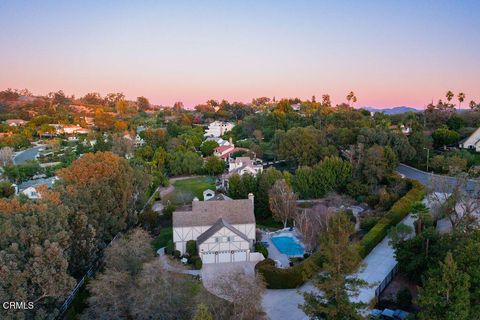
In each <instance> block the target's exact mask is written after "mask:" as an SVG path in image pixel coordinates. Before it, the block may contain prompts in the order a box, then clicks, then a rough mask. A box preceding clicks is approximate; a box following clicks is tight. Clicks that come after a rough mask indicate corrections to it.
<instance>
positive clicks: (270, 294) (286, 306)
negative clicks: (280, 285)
mask: <svg viewBox="0 0 480 320" xmlns="http://www.w3.org/2000/svg"><path fill="white" fill-rule="evenodd" d="M314 289H315V287H314V286H313V285H312V283H311V281H309V282H307V283H306V284H304V285H303V286H301V287H300V288H299V289H275V290H274V289H268V290H267V292H265V294H264V295H263V299H262V307H263V311H265V313H266V314H267V315H268V317H269V319H271V320H306V319H308V317H307V315H306V314H305V313H304V312H303V310H302V309H300V308H299V305H301V304H303V303H304V299H303V292H310V291H314Z"/></svg>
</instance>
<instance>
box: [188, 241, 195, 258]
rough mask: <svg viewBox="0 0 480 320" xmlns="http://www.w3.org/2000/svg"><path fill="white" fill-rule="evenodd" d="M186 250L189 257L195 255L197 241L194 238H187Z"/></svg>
mask: <svg viewBox="0 0 480 320" xmlns="http://www.w3.org/2000/svg"><path fill="white" fill-rule="evenodd" d="M186 252H187V254H188V256H189V257H193V256H196V255H197V241H195V240H188V241H187V247H186Z"/></svg>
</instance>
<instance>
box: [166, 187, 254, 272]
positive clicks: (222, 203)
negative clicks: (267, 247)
mask: <svg viewBox="0 0 480 320" xmlns="http://www.w3.org/2000/svg"><path fill="white" fill-rule="evenodd" d="M207 191H208V190H207ZM210 191H211V190H210ZM221 199H222V200H217V199H214V198H211V199H210V200H208V201H199V200H198V199H194V200H193V202H192V210H191V211H183V212H181V211H176V212H174V213H173V242H174V245H175V249H176V250H179V251H180V252H181V253H182V254H184V253H185V251H186V245H187V241H189V240H195V241H196V243H197V248H198V252H199V256H200V258H201V259H202V262H203V263H204V264H206V263H230V262H239V261H260V260H262V259H263V256H262V255H261V254H260V253H257V252H252V251H253V245H254V242H255V227H256V226H255V215H254V213H253V208H254V206H253V200H254V198H253V194H249V195H248V199H239V200H233V199H230V198H228V197H222V198H221Z"/></svg>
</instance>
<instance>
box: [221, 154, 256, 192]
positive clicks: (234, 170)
mask: <svg viewBox="0 0 480 320" xmlns="http://www.w3.org/2000/svg"><path fill="white" fill-rule="evenodd" d="M262 171H263V164H262V162H261V160H258V159H250V158H249V157H237V158H236V159H230V160H229V161H228V173H226V174H223V175H222V177H221V186H222V187H224V188H227V187H228V180H229V179H230V177H231V176H232V175H234V174H238V175H239V176H243V175H244V174H245V173H248V174H251V175H252V176H254V177H255V176H256V175H257V174H258V173H260V172H262Z"/></svg>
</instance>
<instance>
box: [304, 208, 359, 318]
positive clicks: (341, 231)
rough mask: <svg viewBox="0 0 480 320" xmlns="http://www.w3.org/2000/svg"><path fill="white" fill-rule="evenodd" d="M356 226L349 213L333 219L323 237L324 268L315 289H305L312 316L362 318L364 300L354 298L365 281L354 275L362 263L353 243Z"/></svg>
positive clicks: (321, 238) (309, 311)
mask: <svg viewBox="0 0 480 320" xmlns="http://www.w3.org/2000/svg"><path fill="white" fill-rule="evenodd" d="M354 232H355V227H354V225H353V223H352V222H350V220H349V218H348V216H347V215H346V214H345V213H343V212H342V213H339V214H337V215H335V216H334V217H332V218H331V219H330V220H329V223H328V227H327V230H326V232H324V233H323V234H322V235H321V237H320V247H321V248H322V250H321V251H320V254H321V255H322V257H323V259H324V261H325V262H324V264H323V272H322V273H320V274H319V275H318V276H317V278H316V279H315V280H314V285H315V288H316V289H318V290H317V291H314V292H307V293H304V298H305V303H304V304H303V305H301V308H302V309H303V311H304V312H305V313H306V314H307V315H308V316H309V317H310V318H311V319H332V320H345V319H362V317H361V316H360V315H359V310H360V308H362V307H364V304H362V303H356V302H351V301H350V298H351V297H354V296H356V295H358V290H359V288H360V287H361V286H365V283H364V282H363V281H361V280H359V279H357V278H355V277H352V276H351V275H352V274H353V273H354V272H355V271H356V270H357V268H358V266H359V263H360V260H361V259H360V256H359V254H358V250H357V249H356V248H355V246H354V245H352V244H351V243H350V236H351V235H352V234H353V233H354Z"/></svg>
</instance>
